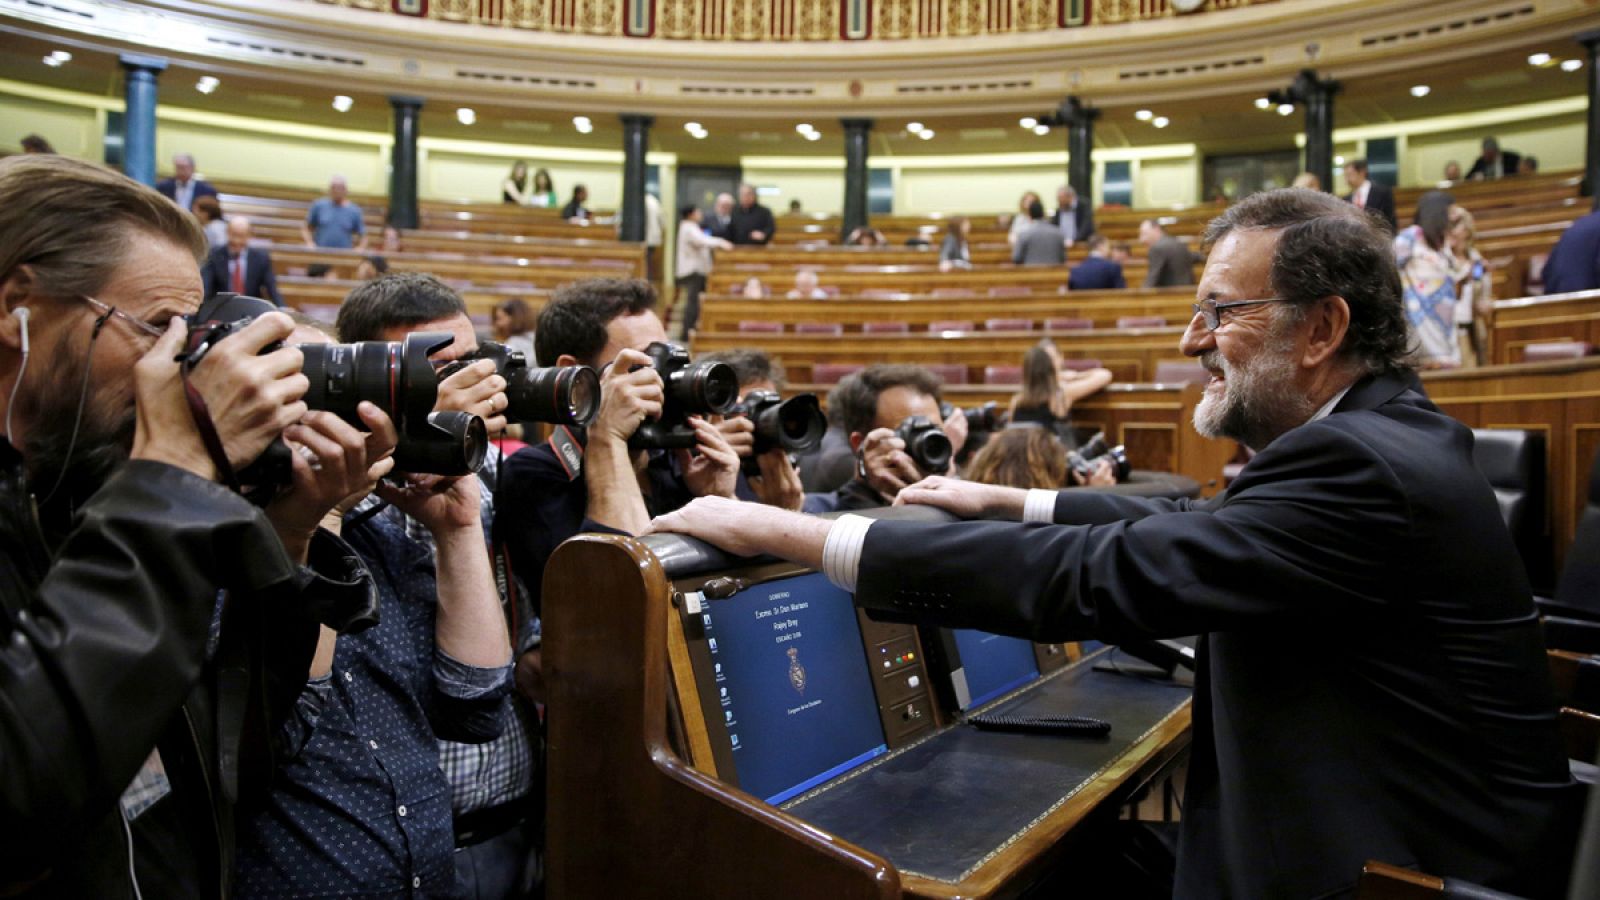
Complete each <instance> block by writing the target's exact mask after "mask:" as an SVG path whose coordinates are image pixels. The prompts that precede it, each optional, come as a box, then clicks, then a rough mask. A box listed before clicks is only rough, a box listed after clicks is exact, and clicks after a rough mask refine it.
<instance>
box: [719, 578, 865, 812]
mask: <svg viewBox="0 0 1600 900" xmlns="http://www.w3.org/2000/svg"><path fill="white" fill-rule="evenodd" d="M701 609H702V612H701V614H700V619H699V622H698V625H699V626H700V629H701V630H703V634H702V635H699V636H698V637H700V638H702V639H701V640H691V642H690V643H691V652H692V653H697V654H698V655H702V660H701V661H700V665H703V666H708V667H709V670H710V678H709V680H707V679H705V678H699V679H697V681H699V682H700V683H701V700H702V702H701V706H702V709H704V710H705V711H706V725H707V731H708V734H709V736H710V738H711V740H712V743H713V745H714V750H725V751H726V757H725V758H726V759H728V760H729V761H731V763H732V769H733V773H734V779H733V780H734V781H735V782H736V783H737V784H738V785H739V787H740V788H741V789H743V790H744V791H746V792H747V793H750V794H754V795H755V796H757V797H760V798H762V799H764V800H766V801H767V802H768V803H772V804H774V805H776V804H780V803H783V802H784V801H785V800H788V799H790V798H792V797H795V796H798V795H799V794H802V793H804V792H805V791H807V790H810V789H811V788H813V787H815V786H817V785H819V784H822V783H823V782H826V781H828V780H830V779H832V778H835V777H837V776H839V775H842V774H843V773H845V772H848V771H850V770H851V769H853V768H855V767H856V766H859V765H861V764H862V763H864V762H867V761H868V760H870V759H872V758H874V757H876V756H880V755H882V754H884V753H887V752H888V750H889V747H888V741H887V740H886V739H885V734H884V726H883V722H882V721H881V719H880V717H879V705H878V699H877V697H876V695H875V694H874V691H873V677H872V673H871V671H870V670H869V669H868V667H867V656H866V653H865V651H864V649H863V645H862V637H861V627H860V624H859V623H858V621H857V616H856V609H855V604H854V603H853V602H852V601H851V599H850V595H849V594H847V593H845V592H844V591H842V590H840V589H838V588H837V587H834V586H833V584H831V583H830V582H829V581H828V580H827V578H826V577H824V576H823V575H821V574H818V573H806V574H800V575H794V576H791V577H782V578H778V579H776V580H772V581H763V582H758V583H755V584H751V585H749V586H745V587H742V588H740V589H738V590H737V591H736V592H734V593H732V595H731V596H728V597H726V598H725V599H706V600H705V601H704V605H703V606H702V607H701ZM697 668H699V666H697ZM703 671H704V669H702V672H703ZM708 689H709V690H708ZM719 744H720V745H721V746H715V745H719ZM717 756H719V757H723V756H724V754H723V753H717ZM719 768H725V767H724V766H719Z"/></svg>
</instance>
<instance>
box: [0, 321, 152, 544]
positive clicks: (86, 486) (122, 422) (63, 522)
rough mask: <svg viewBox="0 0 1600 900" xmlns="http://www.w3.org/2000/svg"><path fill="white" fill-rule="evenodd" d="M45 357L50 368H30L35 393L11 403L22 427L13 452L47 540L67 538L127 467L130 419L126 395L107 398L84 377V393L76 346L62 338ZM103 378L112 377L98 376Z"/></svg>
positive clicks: (26, 392) (132, 414)
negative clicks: (21, 418) (24, 466)
mask: <svg viewBox="0 0 1600 900" xmlns="http://www.w3.org/2000/svg"><path fill="white" fill-rule="evenodd" d="M45 358H47V359H50V360H51V368H50V369H48V370H45V369H44V368H43V367H41V368H40V369H38V370H35V371H36V372H37V374H36V375H34V376H33V378H37V379H39V380H38V381H37V382H35V385H34V389H33V390H28V389H27V388H26V387H25V388H24V393H23V394H22V396H19V397H18V398H17V403H18V406H19V407H20V409H19V412H20V413H22V414H23V415H25V416H26V419H27V422H28V430H27V436H26V437H25V438H24V440H23V446H22V447H20V448H18V449H19V450H21V451H22V454H23V459H24V460H26V464H27V473H28V482H29V487H30V489H31V490H32V492H33V494H34V496H35V497H36V498H37V499H38V502H39V518H40V523H41V524H42V525H43V526H44V528H45V532H46V535H47V537H50V538H52V539H58V538H60V537H64V536H65V535H66V533H67V531H68V530H69V529H70V528H71V525H72V520H73V518H74V516H76V514H77V511H78V510H79V509H80V508H82V506H83V504H84V503H85V502H87V501H88V499H89V498H90V497H92V496H93V495H94V493H95V492H96V491H98V490H100V488H101V487H102V486H104V485H105V483H106V481H107V480H108V479H109V478H110V477H111V475H112V473H114V472H115V471H116V470H117V468H118V467H120V466H121V465H122V464H123V463H124V462H127V460H128V454H129V453H130V452H131V451H132V449H133V434H134V428H135V426H136V423H137V417H136V415H135V412H134V405H133V396H132V391H131V390H129V391H128V394H127V395H126V396H125V397H124V396H111V395H110V394H108V393H107V391H106V388H105V386H97V385H96V384H95V383H94V381H93V379H92V378H91V380H90V383H89V390H88V394H87V395H85V394H84V390H83V386H84V383H83V374H84V365H85V363H86V359H85V357H84V350H83V348H81V347H78V348H73V347H71V346H70V340H63V341H62V343H61V344H59V345H58V346H57V347H56V352H55V353H54V354H51V355H49V356H47V357H45ZM46 372H48V374H46ZM24 377H27V376H26V375H25V376H24ZM103 377H116V376H114V374H112V373H104V374H103ZM29 380H30V381H31V380H33V379H32V378H30V379H29ZM80 401H81V402H82V405H83V409H82V410H81V416H80V410H79V403H80ZM97 401H98V402H97Z"/></svg>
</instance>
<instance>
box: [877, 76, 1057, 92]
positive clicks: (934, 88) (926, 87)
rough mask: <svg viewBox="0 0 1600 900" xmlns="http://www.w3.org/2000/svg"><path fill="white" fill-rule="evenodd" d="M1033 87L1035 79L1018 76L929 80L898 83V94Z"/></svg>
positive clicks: (987, 90) (988, 90)
mask: <svg viewBox="0 0 1600 900" xmlns="http://www.w3.org/2000/svg"><path fill="white" fill-rule="evenodd" d="M1032 87H1033V79H1031V78H1018V79H1015V80H1012V81H928V82H920V83H916V84H897V85H895V87H894V91H895V93H897V94H992V93H996V92H1001V91H1005V92H1009V91H1026V90H1029V89H1030V88H1032Z"/></svg>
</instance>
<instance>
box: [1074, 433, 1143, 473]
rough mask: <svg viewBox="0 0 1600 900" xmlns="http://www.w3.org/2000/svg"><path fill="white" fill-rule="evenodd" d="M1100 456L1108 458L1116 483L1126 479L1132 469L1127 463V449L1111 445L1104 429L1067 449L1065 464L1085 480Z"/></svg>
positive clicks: (1119, 445)
mask: <svg viewBox="0 0 1600 900" xmlns="http://www.w3.org/2000/svg"><path fill="white" fill-rule="evenodd" d="M1102 458H1104V459H1107V460H1110V462H1111V471H1112V473H1113V474H1115V475H1116V476H1117V483H1118V484H1121V483H1122V482H1124V481H1127V480H1128V474H1129V473H1130V472H1132V471H1133V469H1132V467H1130V466H1129V465H1128V451H1127V449H1126V448H1124V447H1123V446H1122V445H1121V444H1118V445H1116V446H1115V447H1113V446H1111V444H1110V443H1109V442H1108V441H1107V440H1106V433H1105V432H1104V431H1097V432H1095V435H1094V437H1092V438H1089V440H1087V441H1085V442H1084V444H1083V446H1082V447H1079V448H1078V449H1076V450H1068V451H1067V465H1069V466H1071V467H1072V471H1074V472H1077V473H1078V475H1079V476H1081V477H1082V478H1084V479H1086V480H1087V479H1088V477H1089V476H1090V475H1092V474H1094V468H1095V463H1096V462H1098V461H1099V460H1100V459H1102Z"/></svg>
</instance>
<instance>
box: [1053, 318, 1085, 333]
mask: <svg viewBox="0 0 1600 900" xmlns="http://www.w3.org/2000/svg"><path fill="white" fill-rule="evenodd" d="M1093 328H1094V320H1093V319H1071V318H1066V319H1045V320H1044V330H1045V331H1089V330H1092V329H1093Z"/></svg>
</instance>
